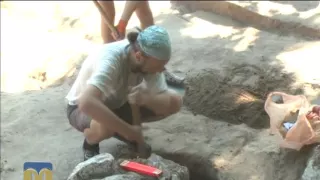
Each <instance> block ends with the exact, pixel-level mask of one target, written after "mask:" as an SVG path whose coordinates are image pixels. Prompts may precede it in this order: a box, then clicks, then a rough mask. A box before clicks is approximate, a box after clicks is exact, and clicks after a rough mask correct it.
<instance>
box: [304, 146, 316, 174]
mask: <svg viewBox="0 0 320 180" xmlns="http://www.w3.org/2000/svg"><path fill="white" fill-rule="evenodd" d="M318 179H320V145H318V146H317V147H316V148H315V149H314V151H313V154H312V156H311V158H310V159H309V161H308V164H307V167H306V169H305V170H304V173H303V175H302V180H318Z"/></svg>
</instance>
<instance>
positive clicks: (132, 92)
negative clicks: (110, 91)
mask: <svg viewBox="0 0 320 180" xmlns="http://www.w3.org/2000/svg"><path fill="white" fill-rule="evenodd" d="M149 96H150V92H149V90H148V89H147V86H146V84H145V83H144V82H142V83H140V84H139V85H137V86H136V87H133V88H131V87H130V88H129V95H128V101H129V103H130V104H136V105H138V106H143V105H145V103H146V102H147V100H148V97H149Z"/></svg>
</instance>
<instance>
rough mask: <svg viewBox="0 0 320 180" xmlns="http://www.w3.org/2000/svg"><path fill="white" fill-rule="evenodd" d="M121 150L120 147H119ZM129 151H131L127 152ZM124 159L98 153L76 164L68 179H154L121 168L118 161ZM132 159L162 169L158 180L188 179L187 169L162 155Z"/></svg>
mask: <svg viewBox="0 0 320 180" xmlns="http://www.w3.org/2000/svg"><path fill="white" fill-rule="evenodd" d="M119 150H121V149H119ZM129 153H131V152H129ZM124 160H125V159H122V158H120V159H117V160H115V158H114V157H113V156H112V155H111V154H108V153H105V154H100V155H98V156H95V157H93V158H91V159H88V160H87V161H84V162H82V163H80V164H78V165H77V166H76V167H75V169H74V170H73V172H72V173H71V174H70V176H69V178H68V180H89V179H98V178H99V179H101V178H104V180H125V179H130V180H154V179H155V178H153V177H150V176H142V175H139V174H137V173H133V172H128V171H125V170H124V169H122V168H121V166H120V163H121V162H123V161H124ZM131 160H132V161H135V162H139V163H142V164H147V165H151V166H154V167H157V168H159V169H161V170H162V171H163V173H162V175H161V176H160V177H159V178H158V179H160V180H165V179H172V180H189V172H188V169H187V168H186V167H184V166H180V165H178V164H176V163H174V162H173V161H170V160H166V159H163V158H162V157H160V156H158V155H155V154H152V155H151V156H150V157H149V158H148V159H131Z"/></svg>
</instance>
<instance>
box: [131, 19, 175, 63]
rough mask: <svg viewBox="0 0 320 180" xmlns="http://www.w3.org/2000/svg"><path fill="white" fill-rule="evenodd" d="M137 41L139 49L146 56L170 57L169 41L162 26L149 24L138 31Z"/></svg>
mask: <svg viewBox="0 0 320 180" xmlns="http://www.w3.org/2000/svg"><path fill="white" fill-rule="evenodd" d="M137 42H138V45H139V46H140V49H141V50H142V51H143V52H144V53H145V54H146V55H148V56H151V57H154V58H156V59H159V60H169V59H170V58H171V41H170V38H169V34H168V32H167V31H166V30H165V29H164V28H163V27H160V26H157V25H152V26H149V27H148V28H146V29H144V30H143V31H141V32H140V33H139V35H138V37H137Z"/></svg>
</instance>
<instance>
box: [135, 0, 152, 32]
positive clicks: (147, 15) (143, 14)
mask: <svg viewBox="0 0 320 180" xmlns="http://www.w3.org/2000/svg"><path fill="white" fill-rule="evenodd" d="M135 12H136V15H137V17H138V18H139V20H140V26H141V28H142V29H145V28H147V27H149V26H151V25H154V21H153V14H152V11H151V9H150V6H149V2H148V1H140V4H139V6H137V9H136V11H135Z"/></svg>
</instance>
